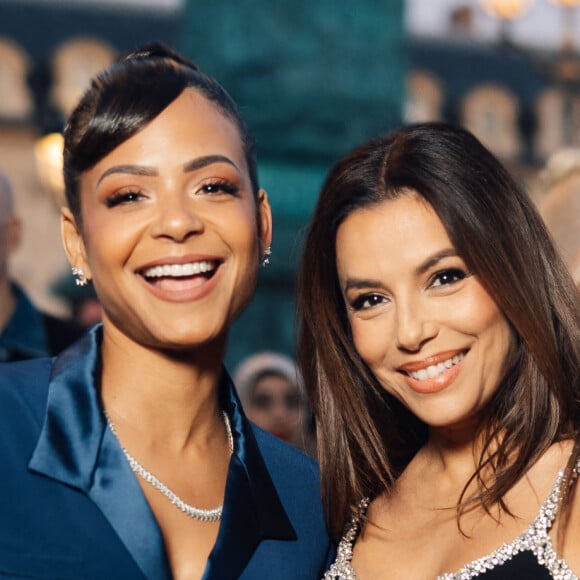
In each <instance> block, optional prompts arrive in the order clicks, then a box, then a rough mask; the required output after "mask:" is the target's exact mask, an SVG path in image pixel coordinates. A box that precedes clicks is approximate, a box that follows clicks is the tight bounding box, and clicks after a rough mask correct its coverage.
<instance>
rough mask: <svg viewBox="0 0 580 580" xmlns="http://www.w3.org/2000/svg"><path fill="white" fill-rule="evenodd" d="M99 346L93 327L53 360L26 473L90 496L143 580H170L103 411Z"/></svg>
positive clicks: (155, 529) (153, 527)
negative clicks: (39, 428)
mask: <svg viewBox="0 0 580 580" xmlns="http://www.w3.org/2000/svg"><path fill="white" fill-rule="evenodd" d="M99 344H100V327H96V328H95V329H93V330H92V331H91V333H90V334H89V335H87V336H85V338H84V339H83V340H82V341H80V342H79V343H77V345H75V346H74V347H72V348H71V349H68V350H67V351H65V352H64V353H63V354H62V355H61V356H60V357H59V358H57V360H56V361H55V364H54V367H53V372H52V375H51V380H50V385H49V393H48V404H47V413H46V417H45V422H44V425H43V427H42V431H41V434H40V437H39V439H38V443H37V445H36V448H35V450H34V453H33V455H32V458H31V460H30V462H29V469H30V470H31V471H34V472H36V473H39V474H42V475H44V476H46V477H50V478H52V479H54V480H56V481H60V482H61V483H63V484H65V485H69V486H71V487H74V488H76V489H78V490H80V491H82V492H83V493H85V494H86V495H88V497H89V498H90V499H91V500H92V501H93V502H94V503H95V504H96V505H97V507H98V508H99V509H100V511H101V512H102V513H103V515H104V516H105V518H106V519H107V520H108V522H109V523H110V525H111V526H112V527H113V529H114V530H115V532H116V533H117V535H118V537H119V539H120V541H122V542H123V544H124V545H125V547H126V549H127V550H128V551H129V553H130V554H131V555H132V557H133V559H134V560H135V562H136V564H137V566H138V567H139V569H140V570H141V572H142V573H143V574H144V576H145V577H147V578H155V579H156V580H157V579H159V580H165V579H167V580H170V578H171V574H170V571H169V565H168V563H167V558H166V555H165V550H164V544H163V538H162V535H161V531H160V529H159V526H158V524H157V522H156V520H155V518H154V517H153V514H152V512H151V510H150V508H149V505H148V503H147V501H146V499H145V497H144V495H143V492H142V491H141V488H140V487H139V484H138V482H137V480H136V478H135V476H134V474H133V472H132V471H131V468H130V467H129V465H128V463H127V460H126V459H125V456H124V455H123V452H122V449H121V447H120V445H119V442H118V441H117V439H116V438H115V437H114V435H113V434H112V433H111V431H110V430H109V429H108V428H107V425H106V420H105V418H104V416H103V413H102V411H101V406H100V403H99V395H98V392H97V389H96V386H95V385H96V383H97V379H98V375H99V372H100V369H99V352H98V351H99Z"/></svg>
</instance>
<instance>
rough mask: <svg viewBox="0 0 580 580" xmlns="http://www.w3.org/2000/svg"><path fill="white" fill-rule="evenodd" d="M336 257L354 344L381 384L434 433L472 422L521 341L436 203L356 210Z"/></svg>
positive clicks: (400, 202)
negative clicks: (473, 270) (470, 266)
mask: <svg viewBox="0 0 580 580" xmlns="http://www.w3.org/2000/svg"><path fill="white" fill-rule="evenodd" d="M336 254H337V269H338V277H339V282H340V286H341V289H342V291H343V294H344V299H345V304H346V308H347V313H348V318H349V321H350V325H351V329H352V337H353V341H354V345H355V348H356V349H357V351H358V353H359V354H360V356H361V358H362V359H363V360H364V361H365V362H366V363H367V365H368V366H369V368H370V369H371V371H372V372H373V373H374V375H375V376H376V378H377V379H378V381H379V382H380V384H381V385H382V386H383V387H384V388H385V389H386V390H387V391H388V392H389V393H391V394H392V395H393V396H394V397H396V398H397V399H399V400H400V401H401V402H402V403H403V404H404V405H405V406H406V407H407V408H409V409H410V410H411V411H412V412H413V413H414V414H415V415H416V416H417V417H419V418H420V419H421V420H423V421H424V422H425V423H427V424H428V425H430V426H431V427H446V428H447V427H448V428H461V427H466V426H469V425H471V424H473V422H474V421H476V420H477V417H478V415H479V413H480V412H481V410H482V409H483V408H484V406H485V405H486V403H487V402H488V401H489V399H490V397H491V396H492V394H493V393H494V392H495V390H496V389H497V387H498V384H499V381H500V380H501V374H502V371H503V368H504V363H505V360H506V357H507V355H508V352H509V350H510V346H511V344H512V340H513V338H512V333H511V330H510V327H509V325H508V323H507V321H506V320H505V318H504V316H503V315H502V313H501V312H500V310H499V309H498V307H497V305H496V304H495V302H494V301H493V299H492V298H491V296H490V295H489V294H488V293H487V292H486V290H485V289H484V287H483V286H482V285H481V283H480V282H479V280H478V278H477V276H476V275H474V274H473V273H471V272H469V270H468V268H467V267H466V264H465V263H464V261H463V260H462V259H461V257H459V256H458V255H457V252H456V251H455V249H454V247H453V245H452V243H451V241H450V240H449V236H448V235H447V232H446V231H445V228H444V227H443V224H442V223H441V221H440V219H439V217H438V216H437V214H436V213H435V212H434V211H433V209H432V208H431V206H429V205H428V204H427V203H426V202H425V201H423V200H422V198H420V197H419V196H417V195H416V194H414V193H412V192H408V193H405V194H403V195H401V196H400V197H399V198H397V199H395V200H387V201H384V202H381V203H380V204H379V205H373V206H369V207H366V208H363V209H359V210H356V211H355V212H353V213H352V214H350V216H348V217H347V218H346V219H345V221H344V222H343V223H342V224H341V225H340V227H339V229H338V233H337V238H336Z"/></svg>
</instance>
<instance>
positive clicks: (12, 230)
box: [8, 216, 22, 254]
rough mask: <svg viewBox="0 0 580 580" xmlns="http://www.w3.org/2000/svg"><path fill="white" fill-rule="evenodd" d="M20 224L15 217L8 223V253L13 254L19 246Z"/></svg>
mask: <svg viewBox="0 0 580 580" xmlns="http://www.w3.org/2000/svg"><path fill="white" fill-rule="evenodd" d="M21 233H22V224H21V222H20V220H19V219H18V218H17V217H14V216H13V217H11V218H10V220H9V221H8V253H9V254H13V253H14V252H15V251H16V250H17V248H18V246H19V245H20V238H21Z"/></svg>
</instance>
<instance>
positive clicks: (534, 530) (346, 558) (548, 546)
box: [322, 461, 580, 580]
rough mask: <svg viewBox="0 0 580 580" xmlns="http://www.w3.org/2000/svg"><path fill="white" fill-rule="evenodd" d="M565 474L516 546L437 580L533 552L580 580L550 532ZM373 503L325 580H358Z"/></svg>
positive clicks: (556, 574)
mask: <svg viewBox="0 0 580 580" xmlns="http://www.w3.org/2000/svg"><path fill="white" fill-rule="evenodd" d="M579 472H580V461H578V463H577V464H576V467H575V468H574V471H573V474H572V476H573V477H574V478H576V477H577V476H578V473H579ZM563 479H564V472H563V471H560V473H558V477H557V478H556V482H555V483H554V487H553V488H552V491H551V493H550V495H549V496H548V498H547V499H546V501H544V503H543V504H542V506H541V508H540V511H539V513H538V515H537V516H536V519H535V520H534V521H533V522H532V523H531V524H530V526H529V527H528V528H527V529H526V530H525V531H524V532H523V533H522V534H521V535H520V536H518V537H517V538H516V539H515V540H514V541H513V542H510V543H508V544H503V545H502V546H500V547H499V548H498V549H497V550H495V551H494V552H492V553H491V554H489V555H487V556H484V557H483V558H478V559H477V560H473V561H472V562H469V564H466V565H465V566H463V568H461V569H460V570H458V571H457V572H452V573H447V574H442V575H441V576H437V578H436V580H470V579H471V578H476V577H477V576H480V575H482V574H485V573H486V572H488V571H489V570H493V569H494V568H496V567H498V566H501V565H503V564H505V563H506V562H507V561H509V560H511V559H512V558H513V557H514V556H516V555H517V554H519V553H521V552H526V551H530V552H532V553H533V554H534V556H535V557H536V559H537V561H538V563H539V564H540V565H541V566H543V567H544V568H546V569H547V570H548V572H549V573H550V575H551V576H552V578H554V579H555V580H579V579H578V576H576V575H575V574H574V572H572V570H571V569H570V568H569V566H568V565H567V564H566V562H565V561H564V560H563V559H562V558H559V557H558V554H557V553H556V550H555V549H554V546H553V544H552V539H551V538H550V535H549V532H550V529H551V528H552V525H553V523H554V521H555V519H556V516H557V515H558V506H559V503H560V498H561V495H562V491H561V488H562V481H563ZM369 503H370V500H369V498H364V499H363V500H362V501H361V502H360V503H359V505H358V509H357V510H356V512H355V514H354V515H353V516H352V519H351V521H350V524H349V526H348V528H347V531H346V533H345V534H344V536H343V537H342V539H341V540H340V543H339V545H338V548H337V554H336V559H335V561H334V562H333V564H332V565H331V566H330V568H329V569H328V571H327V572H326V574H325V575H324V578H323V579H322V580H357V577H356V574H355V572H354V570H353V568H352V566H351V561H352V550H353V546H354V543H355V541H356V539H357V537H358V534H359V531H360V527H361V520H362V517H363V516H364V514H365V513H366V511H367V509H368V506H369Z"/></svg>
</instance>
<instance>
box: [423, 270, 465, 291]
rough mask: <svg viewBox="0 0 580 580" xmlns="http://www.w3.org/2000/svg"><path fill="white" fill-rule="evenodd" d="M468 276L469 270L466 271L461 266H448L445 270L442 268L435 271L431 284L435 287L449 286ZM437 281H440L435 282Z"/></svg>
mask: <svg viewBox="0 0 580 580" xmlns="http://www.w3.org/2000/svg"><path fill="white" fill-rule="evenodd" d="M467 276H469V272H465V271H464V270H462V269H461V268H447V269H445V270H441V271H440V272H435V274H434V275H433V277H432V278H431V280H430V282H429V286H430V287H435V288H441V287H443V286H449V285H450V284H454V283H455V282H459V281H461V280H463V279H465V278H467ZM449 278H451V279H449ZM444 279H447V281H446V282H445V281H444ZM436 282H440V283H439V284H435V283H436Z"/></svg>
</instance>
